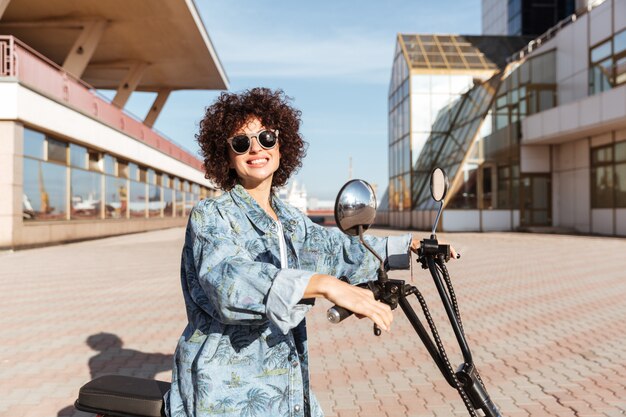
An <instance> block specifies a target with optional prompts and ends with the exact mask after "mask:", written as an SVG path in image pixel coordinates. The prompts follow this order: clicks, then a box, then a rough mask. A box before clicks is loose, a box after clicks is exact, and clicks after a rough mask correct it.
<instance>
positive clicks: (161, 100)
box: [143, 89, 172, 127]
mask: <svg viewBox="0 0 626 417" xmlns="http://www.w3.org/2000/svg"><path fill="white" fill-rule="evenodd" d="M171 92H172V90H170V89H164V90H160V91H159V94H158V95H157V97H156V99H155V100H154V103H152V107H150V111H149V112H148V114H147V115H146V118H145V119H144V120H143V123H144V124H145V125H146V126H148V127H152V126H154V122H156V119H157V117H159V114H161V110H163V107H164V106H165V102H166V101H167V98H168V97H169V96H170V93H171Z"/></svg>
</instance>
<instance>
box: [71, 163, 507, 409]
mask: <svg viewBox="0 0 626 417" xmlns="http://www.w3.org/2000/svg"><path fill="white" fill-rule="evenodd" d="M448 188H449V184H448V178H447V176H446V174H445V172H444V171H443V170H442V169H440V168H435V169H434V170H433V172H432V173H431V178H430V189H431V195H432V197H433V199H434V200H435V201H437V202H439V203H440V207H439V210H438V212H437V216H436V218H435V223H434V225H433V228H432V232H431V235H430V237H429V238H428V239H423V240H422V241H421V242H420V247H419V249H418V262H419V263H420V264H421V266H422V268H423V269H428V270H429V271H430V274H431V276H432V278H433V281H434V283H435V286H436V287H437V291H438V293H439V296H440V298H441V300H442V302H443V305H444V308H445V311H446V314H447V317H448V319H449V321H450V324H451V325H452V329H453V331H454V334H455V337H456V340H457V342H458V344H459V347H460V350H461V352H462V354H463V363H462V364H461V365H460V366H459V367H458V368H457V370H456V371H455V370H453V368H452V365H451V364H450V360H449V358H448V355H447V353H446V350H445V348H444V346H443V343H442V342H441V338H440V337H439V333H438V331H437V327H436V326H435V323H434V321H433V319H432V316H431V314H430V311H429V309H428V306H427V304H426V301H425V299H424V297H423V296H422V294H421V293H420V291H419V290H418V289H417V288H416V287H415V286H412V285H410V284H406V283H405V282H404V281H402V280H396V279H389V277H388V276H387V273H386V271H385V269H384V267H383V259H382V258H381V257H380V255H378V254H377V253H376V252H375V251H374V250H373V249H372V248H371V247H370V246H369V245H368V244H367V242H366V241H365V239H364V238H363V234H364V232H365V231H366V230H367V229H368V228H369V227H370V226H371V224H372V223H373V222H374V219H375V217H376V197H375V194H374V191H373V189H372V187H371V186H370V185H369V184H368V183H367V182H365V181H362V180H352V181H349V182H348V183H346V184H345V185H344V186H343V187H342V189H341V190H340V192H339V194H338V196H337V200H336V203H335V221H336V223H337V226H338V227H339V229H340V230H341V231H342V232H344V233H346V234H347V235H350V236H358V237H359V240H360V242H361V243H362V244H363V245H364V247H365V248H367V250H369V251H370V252H371V253H372V254H373V255H374V256H375V257H376V258H377V259H378V260H379V261H380V267H379V268H378V272H377V273H378V279H377V280H376V281H371V282H368V283H367V284H362V286H364V287H365V288H368V289H370V290H371V291H372V292H373V293H374V297H375V298H376V299H377V300H379V301H381V302H384V303H386V304H388V305H389V306H390V307H391V308H392V309H395V308H397V307H398V306H400V308H401V309H402V311H403V312H404V313H405V315H406V316H407V318H408V320H409V322H410V323H411V325H412V326H413V328H414V329H415V331H416V332H417V334H418V336H419V338H420V339H421V341H422V343H423V344H424V346H425V347H426V349H427V350H428V353H429V354H430V356H431V357H432V358H433V360H434V361H435V363H436V365H437V367H438V368H439V370H440V371H441V373H442V374H443V376H444V378H445V379H446V381H447V382H448V383H449V384H450V385H451V386H452V387H453V388H455V389H456V390H457V391H458V393H459V394H460V396H461V398H462V399H463V402H464V404H465V406H466V408H467V410H468V412H469V415H470V416H472V417H478V416H479V414H478V411H480V412H482V413H483V414H480V415H482V416H484V417H502V416H501V414H500V412H499V411H498V408H497V407H496V405H495V404H494V403H493V401H492V400H491V398H490V397H489V394H488V393H487V390H486V389H485V386H484V384H483V382H482V380H481V378H480V375H479V373H478V370H477V369H476V366H475V365H474V362H473V359H472V354H471V352H470V349H469V346H468V344H467V340H466V338H465V334H464V330H463V325H462V322H461V316H460V314H459V309H458V304H457V299H456V296H455V293H454V289H453V287H452V282H451V280H450V275H449V274H448V270H447V268H446V265H445V264H446V262H448V261H449V260H450V256H451V254H450V245H447V244H441V243H439V242H438V240H437V235H436V234H435V231H436V228H437V225H438V223H439V219H440V217H441V212H442V210H443V206H444V198H445V196H446V193H447V191H448ZM411 295H415V296H416V298H417V300H418V302H419V304H420V306H421V308H422V310H423V313H424V317H425V318H426V321H427V323H428V326H429V328H430V331H431V333H432V336H431V335H430V334H429V333H428V332H427V330H426V328H425V327H424V325H423V324H422V322H421V321H420V319H419V317H418V316H417V314H416V313H415V311H414V310H413V308H412V306H411V304H410V302H409V300H408V298H409V297H410V296H411ZM351 314H352V312H350V311H348V310H346V309H344V308H342V307H339V306H333V307H331V308H330V309H329V310H328V312H327V318H328V320H329V321H330V322H331V323H340V322H341V321H343V320H344V319H346V318H347V317H349V316H350V315H351ZM374 334H375V335H376V336H380V334H381V330H380V328H378V326H376V325H374ZM433 339H434V340H433ZM169 388H170V384H169V383H168V382H163V381H155V380H150V379H144V378H136V377H129V376H121V375H106V376H101V377H98V378H96V379H94V380H92V381H90V382H88V383H87V384H85V385H83V386H82V387H81V388H80V390H79V394H78V399H77V400H76V402H75V403H74V407H75V408H76V409H77V410H80V411H85V412H89V413H94V414H96V415H97V416H98V417H161V416H163V396H164V395H165V393H166V392H167V391H168V390H169Z"/></svg>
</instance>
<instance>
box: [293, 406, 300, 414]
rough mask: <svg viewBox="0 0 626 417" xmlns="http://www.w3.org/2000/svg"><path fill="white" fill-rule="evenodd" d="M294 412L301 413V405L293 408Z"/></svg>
mask: <svg viewBox="0 0 626 417" xmlns="http://www.w3.org/2000/svg"><path fill="white" fill-rule="evenodd" d="M293 411H295V412H296V413H299V412H300V406H299V405H296V406H294V407H293Z"/></svg>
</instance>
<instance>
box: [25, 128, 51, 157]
mask: <svg viewBox="0 0 626 417" xmlns="http://www.w3.org/2000/svg"><path fill="white" fill-rule="evenodd" d="M45 142H46V135H44V134H43V133H40V132H37V131H34V130H30V129H27V128H24V155H25V156H32V157H33V158H37V159H42V160H43V159H45V158H44V146H45Z"/></svg>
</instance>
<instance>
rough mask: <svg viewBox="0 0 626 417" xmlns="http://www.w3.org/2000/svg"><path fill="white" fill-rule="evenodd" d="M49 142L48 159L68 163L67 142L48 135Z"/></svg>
mask: <svg viewBox="0 0 626 417" xmlns="http://www.w3.org/2000/svg"><path fill="white" fill-rule="evenodd" d="M46 139H47V140H46V141H47V142H48V161H55V162H61V163H63V164H67V143H66V142H61V141H60V140H56V139H52V138H51V137H46Z"/></svg>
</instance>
